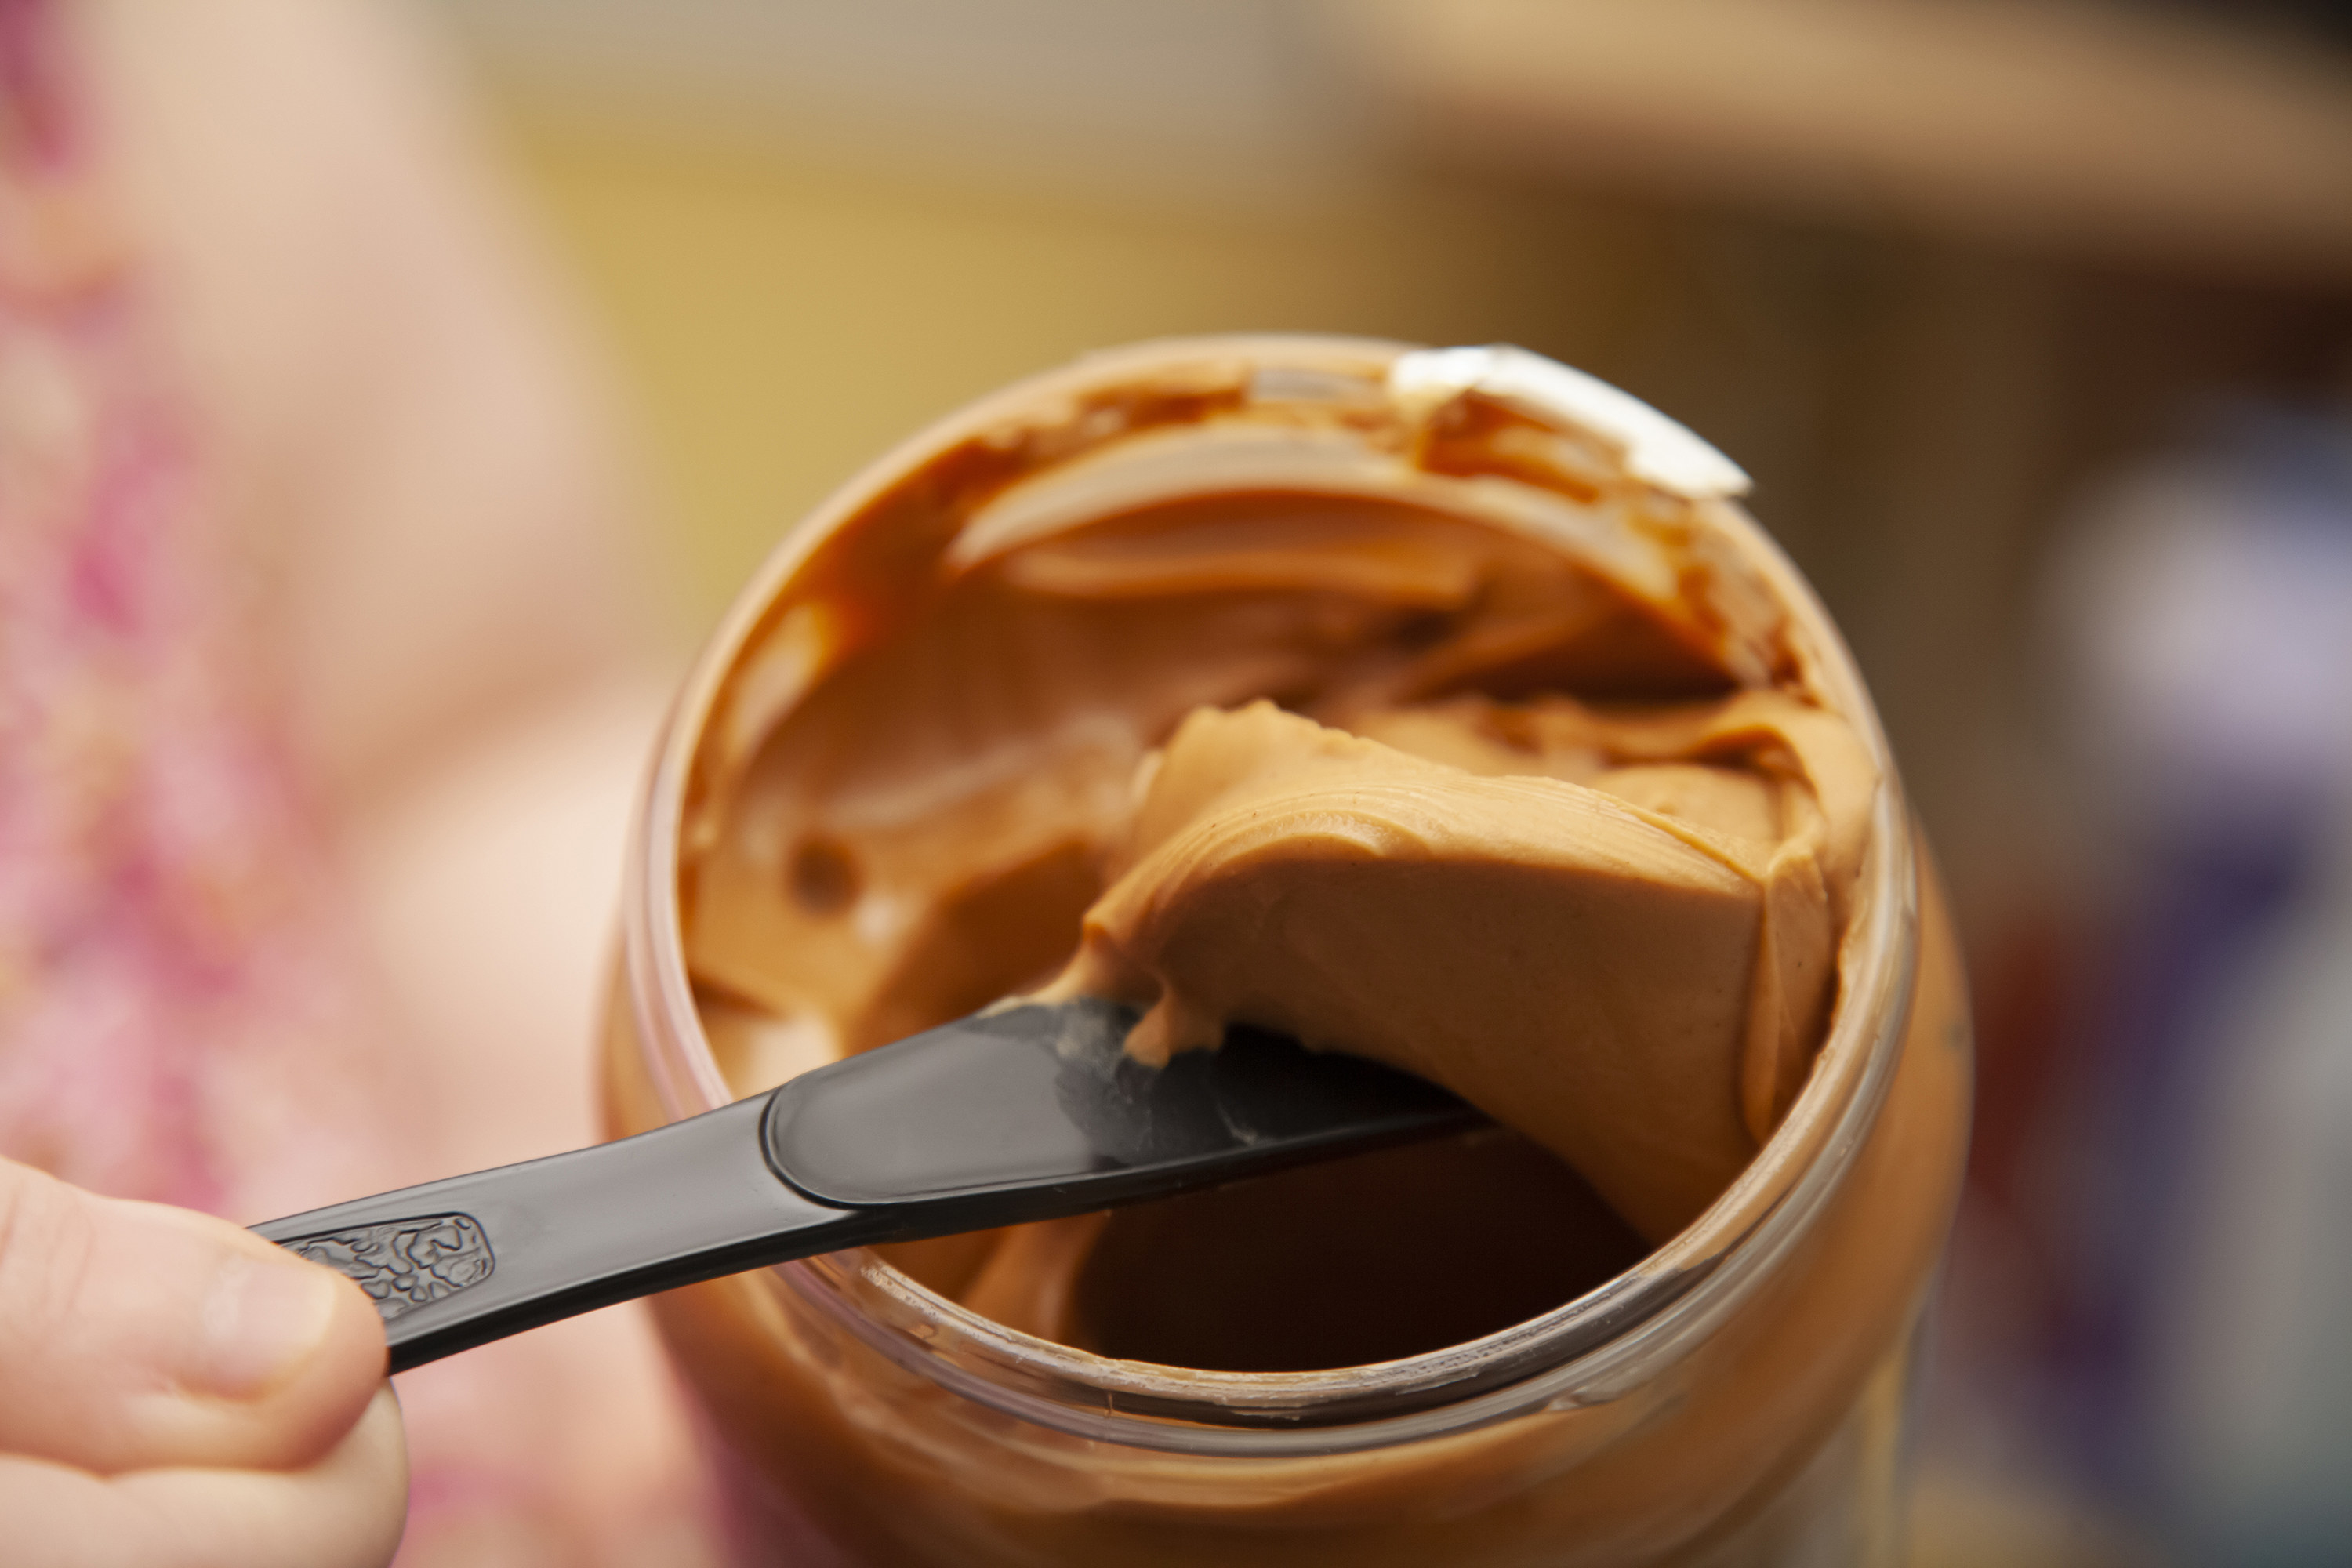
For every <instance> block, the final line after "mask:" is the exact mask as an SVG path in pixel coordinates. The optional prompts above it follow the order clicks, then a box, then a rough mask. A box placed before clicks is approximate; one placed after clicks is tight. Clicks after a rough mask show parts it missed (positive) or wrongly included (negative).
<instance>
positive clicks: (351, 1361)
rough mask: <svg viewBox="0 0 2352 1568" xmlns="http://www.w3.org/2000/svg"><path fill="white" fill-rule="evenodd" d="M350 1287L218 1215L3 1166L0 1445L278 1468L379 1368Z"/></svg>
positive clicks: (318, 1449)
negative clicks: (110, 1194) (109, 1194)
mask: <svg viewBox="0 0 2352 1568" xmlns="http://www.w3.org/2000/svg"><path fill="white" fill-rule="evenodd" d="M383 1367H384V1350H383V1325H382V1324H381V1322H380V1321H378V1319H377V1317H376V1314H375V1310H374V1309H373V1307H372V1306H370V1305H369V1303H368V1300H367V1297H366V1296H365V1295H364V1294H362V1292H361V1290H360V1289H359V1288H358V1287H357V1286H355V1285H353V1284H352V1283H351V1281H349V1280H347V1279H343V1278H342V1277H341V1275H338V1274H335V1273H333V1272H332V1271H331V1270H329V1269H326V1268H320V1267H319V1266H317V1265H316V1264H312V1263H308V1262H305V1261H303V1260H302V1259H300V1258H296V1257H294V1256H293V1255H292V1254H290V1253H288V1252H285V1251H283V1250H282V1249H280V1248H278V1247H273V1246H272V1245H270V1244H269V1243H268V1242H266V1241H264V1240H262V1239H261V1238H260V1237H257V1236H254V1235H252V1234H251V1233H249V1232H247V1231H245V1230H241V1229H239V1228H238V1227H237V1226H233V1225H230V1224H228V1223H227V1222H226V1221H224V1220H218V1219H214V1218H212V1217H210V1216H209V1215H200V1214H194V1213H192V1212H190V1211H188V1210H185V1209H175V1208H169V1207H166V1206H164V1205H161V1204H144V1203H131V1202H128V1201H124V1200H121V1199H112V1198H101V1197H98V1196H95V1195H94V1194H89V1193H85V1192H83V1191H81V1190H79V1188H76V1187H71V1186H68V1185H67V1184H65V1183H63V1182H59V1181H58V1180H56V1179H54V1178H52V1177H50V1176H47V1175H44V1174H43V1173H40V1172H38V1171H35V1170H32V1169H29V1168H28V1167H26V1166H23V1165H18V1164H15V1163H11V1162H7V1161H0V1452H7V1453H16V1454H26V1455H33V1456H37V1457H39V1458H47V1459H54V1460H57V1461H58V1462H60V1463H64V1464H68V1465H73V1466H77V1467H79V1468H83V1469H88V1470H94V1471H97V1472H99V1473H100V1474H114V1473H118V1472H121V1471H123V1470H129V1469H141V1468H152V1467H156V1466H165V1465H171V1466H205V1467H234V1468H266V1469H285V1468H291V1467H295V1466H299V1465H304V1464H308V1463H309V1462H310V1461H311V1460H313V1459H316V1458H319V1457H320V1455H322V1454H324V1453H326V1452H327V1451H328V1450H329V1449H330V1448H331V1447H333V1446H334V1445H335V1443H336V1442H337V1441H338V1440H339V1439H341V1436H343V1434H344V1433H345V1432H347V1431H349V1430H350V1429H351V1427H352V1424H353V1423H354V1422H356V1421H357V1420H358V1419H359V1417H360V1415H361V1414H362V1412H363V1411H364V1410H365V1409H366V1407H367V1403H368V1400H369V1398H370V1397H371V1396H372V1395H373V1393H374V1391H375V1388H376V1386H377V1384H380V1383H381V1382H382V1381H383Z"/></svg>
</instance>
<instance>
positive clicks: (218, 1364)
mask: <svg viewBox="0 0 2352 1568" xmlns="http://www.w3.org/2000/svg"><path fill="white" fill-rule="evenodd" d="M336 1289H337V1285H336V1281H335V1278H334V1276H333V1275H331V1274H329V1273H328V1272H327V1271H326V1270H325V1269H323V1268H313V1267H311V1266H310V1265H309V1264H307V1263H298V1262H296V1261H294V1260H293V1259H291V1258H289V1259H288V1260H287V1261H285V1262H283V1263H279V1262H276V1261H274V1260H266V1259H262V1258H246V1257H241V1256H232V1257H230V1258H226V1259H224V1260H223V1262H222V1264H221V1266H220V1268H219V1269H218V1270H217V1271H216V1272H215V1275H214V1277H213V1283H212V1288H211V1289H210V1290H209V1291H208V1292H207V1293H206V1294H205V1306H204V1337H203V1340H202V1342H201V1348H200V1349H199V1350H198V1352H197V1356H196V1364H195V1365H194V1366H192V1367H190V1368H188V1369H187V1371H186V1373H185V1374H184V1378H183V1381H184V1384H186V1385H187V1386H188V1387H190V1388H192V1389H194V1390H197V1391H199V1392H202V1393H205V1394H219V1395H221V1396H222V1397H224V1398H228V1399H253V1398H257V1397H258V1396H260V1395H261V1394H267V1393H268V1392H269V1391H270V1390H271V1389H272V1388H274V1387H276V1386H277V1385H278V1384H279V1383H280V1382H282V1381H284V1380H285V1379H286V1378H288V1377H289V1376H291V1375H292V1374H293V1373H294V1372H295V1371H296V1369H297V1368H299V1367H300V1366H301V1364H302V1363H304V1362H306V1361H308V1360H309V1359H310V1356H311V1354H312V1353H313V1352H316V1351H317V1350H318V1348H319V1345H320V1342H321V1341H323V1340H324V1339H325V1338H326V1336H327V1327H328V1325H329V1324H330V1323H331V1321H333V1320H334V1315H335V1292H336Z"/></svg>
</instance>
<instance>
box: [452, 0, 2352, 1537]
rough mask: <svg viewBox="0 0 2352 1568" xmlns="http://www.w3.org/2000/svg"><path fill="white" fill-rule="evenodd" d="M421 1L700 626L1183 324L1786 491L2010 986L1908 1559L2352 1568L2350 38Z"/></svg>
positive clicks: (1599, 12)
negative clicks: (1067, 376) (1519, 353)
mask: <svg viewBox="0 0 2352 1568" xmlns="http://www.w3.org/2000/svg"><path fill="white" fill-rule="evenodd" d="M431 10H432V11H433V13H434V15H435V17H436V20H437V21H438V22H440V23H442V24H444V25H445V26H446V37H448V38H449V40H451V45H452V47H453V50H454V53H455V56H456V58H457V59H458V61H459V62H460V64H461V66H462V68H463V70H464V72H465V73H466V75H467V77H468V78H469V79H470V80H471V82H472V84H473V89H474V90H475V92H476V93H477V94H478V103H479V105H480V106H481V108H482V110H484V111H485V112H486V113H487V115H488V119H489V121H490V122H491V124H492V126H493V127H494V131H495V134H496V136H497V138H498V141H499V144H500V145H501V147H502V149H503V153H504V155H505V157H506V159H507V160H508V162H509V166H510V169H511V170H512V172H513V174H515V175H516V176H517V177H518V179H519V182H520V185H521V187H522V189H523V190H524V192H525V193H526V195H527V197H528V200H529V202H530V205H531V206H532V208H533V209H534V211H535V213H536V215H537V218H538V220H539V222H540V224H541V227H542V229H543V232H544V236H545V237H546V239H547V241H548V242H549V244H550V245H551V247H552V249H553V250H554V252H555V253H556V254H557V256H558V257H559V258H560V259H561V263H562V268H563V270H564V272H565V273H566V274H567V275H568V276H569V278H570V279H572V286H573V287H574V288H575V289H577V292H578V301H579V303H580V304H581V305H582V307H583V310H584V311H585V313H586V315H587V316H588V317H589V318H590V319H591V320H592V321H593V324H594V327H595V329H596V330H597V331H598V332H599V334H600V335H601V337H602V339H603V341H604V345H605V346H606V347H607V348H608V350H609V352H610V353H611V355H612V359H613V363H614V364H615V365H616V367H617V370H618V375H619V384H620V386H621V387H622V388H623V392H624V395H625V399H626V401H627V403H628V405H630V408H631V411H632V414H633V426H634V428H635V430H636V431H637V432H639V433H640V434H641V435H642V437H643V440H644V443H645V454H646V458H648V459H649V465H650V472H651V474H652V476H653V481H654V489H655V493H656V497H657V499H658V505H659V513H660V517H661V519H662V521H663V525H664V526H663V528H662V531H661V534H660V538H661V545H660V555H661V557H662V560H663V563H664V564H665V565H666V566H667V569H668V571H669V572H670V573H671V574H672V580H673V582H674V584H675V603H676V604H677V606H678V615H679V621H680V624H681V626H686V627H689V628H692V627H699V626H703V625H706V624H708V623H709V620H710V619H711V617H712V616H714V615H715V613H716V612H717V610H718V609H719V606H720V605H722V604H723V602H724V601H725V600H726V598H727V597H728V596H729V595H730V593H731V591H732V590H733V589H734V587H735V586H736V585H737V584H739V583H740V581H741V580H742V579H743V578H744V576H745V575H746V574H747V573H748V572H749V571H750V570H751V566H752V564H753V563H754V562H755V561H756V560H757V559H758V557H759V556H760V555H761V552H764V551H765V550H766V549H767V548H768V546H769V545H770V544H771V543H772V542H773V541H774V540H775V538H776V537H777V535H778V533H779V531H781V530H782V529H784V528H785V527H787V526H789V524H790V523H791V521H793V518H795V517H796V516H797V515H799V514H800V513H801V512H802V511H803V510H804V509H806V508H807V507H808V506H809V505H810V504H811V503H812V502H814V500H817V499H818V497H820V496H821V495H822V494H823V493H824V491H825V490H826V489H829V488H830V487H831V486H833V485H834V484H835V483H836V482H838V481H839V480H840V479H842V478H844V477H845V475H847V474H848V473H850V472H851V471H853V470H854V469H855V468H856V467H857V466H858V465H860V464H861V463H863V462H865V461H866V460H867V459H868V458H871V457H873V456H874V455H876V454H877V452H879V451H880V450H881V449H883V448H884V447H886V446H887V444H889V443H890V442H892V441H893V440H895V439H897V438H898V437H900V436H902V435H904V434H906V433H907V432H908V431H910V430H912V429H913V428H915V427H916V426H919V425H920V424H921V423H922V422H924V421H926V420H928V419H929V418H931V417H933V416H937V415H939V414H940V413H942V412H944V411H946V410H947V409H949V408H950V407H952V406H954V405H957V404H958V403H960V402H961V401H962V400H964V399H966V398H968V397H971V396H972V395H977V394H979V393H981V392H983V391H985V390H987V389H989V388H991V387H992V386H994V385H997V384H1001V383H1003V382H1004V381H1007V380H1009V379H1011V378H1013V377H1015V376H1018V375H1021V374H1025V373H1027V372H1030V371H1033V370H1035V369H1038V368H1040V367H1042V366H1045V365H1049V364H1052V363H1055V362H1057V361H1060V360H1062V359H1065V358H1066V357H1068V356H1070V355H1072V354H1075V353H1079V352H1082V351H1084V350H1087V349H1089V348H1092V347H1096V346H1097V345H1102V344H1108V343H1114V342H1122V341H1126V340H1130V339H1136V338H1142V337H1149V336H1153V335H1157V334H1163V333H1179V332H1197V331H1230V330H1236V329H1290V330H1313V331H1339V332H1361V333H1370V334H1376V335H1381V336H1388V337H1397V338H1405V339H1412V340H1417V341H1422V342H1488V341H1496V340H1501V341H1508V342H1517V343H1521V344H1524V345H1526V346H1528V347H1529V348H1532V349H1536V350H1538V351H1540V352H1542V353H1548V354H1551V355H1554V356H1556V357H1558V358H1559V359H1562V360H1565V361H1567V362H1568V363H1572V364H1575V365H1579V366H1581V367H1583V368H1585V369H1587V370H1590V371H1591V372H1593V373H1595V374H1599V375H1601V376H1602V377H1604V378H1606V379H1608V380H1610V381H1612V382H1614V383H1616V384H1620V385H1622V386H1624V387H1626V388H1627V389H1629V390H1631V391H1632V392H1633V393H1635V394H1636V395H1640V396H1642V397H1643V398H1645V399H1647V400H1649V401H1650V402H1652V403H1654V404H1655V405H1658V406H1659V407H1661V408H1664V409H1665V410H1667V411H1669V412H1670V413H1672V414H1674V415H1675V416H1677V417H1678V418H1681V419H1682V420H1684V421H1685V422H1686V423H1688V424H1689V425H1691V426H1694V427H1695V428H1696V429H1697V430H1699V431H1700V432H1702V433H1703V434H1704V435H1706V437H1708V438H1709V439H1710V440H1712V441H1714V442H1715V443H1717V445H1719V446H1721V447H1723V448H1724V449H1725V450H1726V451H1727V452H1729V453H1730V454H1731V455H1732V456H1733V457H1734V458H1736V459H1737V460H1738V461H1739V462H1740V463H1742V464H1744V465H1746V466H1747V467H1748V469H1749V471H1750V472H1751V473H1753V474H1754V475H1755V477H1756V479H1757V489H1756V493H1755V496H1754V498H1753V505H1754V510H1756V512H1757V513H1758V514H1759V517H1760V518H1761V519H1762V520H1763V521H1764V522H1765V523H1766V525H1767V526H1768V527H1769V528H1770V529H1771V530H1772V531H1774V532H1775V533H1776V534H1777V535H1778V536H1779V537H1780V539H1781V540H1782V541H1783V542H1784V543H1785V544H1786V545H1787V547H1788V548H1789V549H1790V552H1792V553H1793V554H1794V555H1795V557H1796V558H1797V560H1798V562H1799V563H1801V565H1802V567H1803V568H1804V569H1805V571H1806V572H1807V573H1808V574H1810V575H1811V577H1812V579H1813V581H1814V582H1815V583H1816V584H1818V585H1819V586H1820V588H1821V590H1822V593H1823V595H1825V596H1826V597H1827V599H1828V601H1829V603H1830V606H1831V608H1832V611H1833V613H1834V614H1835V615H1836V616H1837V618H1838V620H1839V621H1840V623H1841V624H1842V625H1843V626H1844V627H1845V628H1846V631H1847V633H1848V635H1849V637H1851V639H1852V640H1853V645H1854V647H1855V648H1856V651H1857V652H1858V653H1859V655H1860V657H1861V659H1862V663H1863V665H1864V669H1865V670H1866V671H1867V672H1868V675H1869V677H1870V679H1871V680H1872V682H1873V684H1874V688H1875V689H1876V692H1877V695H1878V698H1879V700H1880V702H1881V704H1882V706H1883V708H1884V710H1885V715H1886V718H1887V721H1888V722H1889V724H1890V726H1891V727H1892V729H1893V731H1894V735H1895V743H1896V747H1897V751H1898V753H1899V755H1900V756H1901V757H1902V759H1903V763H1904V766H1905V770H1906V779H1907V783H1908V784H1909V787H1910V789H1911V791H1912V794H1913V796H1914V798H1915V801H1916V806H1917V809H1918V810H1919V812H1920V814H1921V815H1922V816H1924V817H1925V819H1926V821H1927V826H1928V829H1929V831H1930V834H1931V836H1932V837H1933V838H1934V840H1935V842H1936V844H1937V847H1938V849H1939V851H1940V853H1941V855H1942V857H1943V858H1944V861H1945V864H1946V867H1947V869H1948V874H1949V877H1950V879H1951V883H1952V886H1953V889H1954V892H1955V895H1956V897H1957V899H1958V906H1959V910H1960V912H1961V917H1962V921H1963V923H1964V926H1965V929H1966V932H1967V938H1968V944H1969V952H1970V957H1971V964H1972V969H1973V974H1974V984H1975V990H1976V1005H1977V1009H1978V1022H1979V1042H1980V1049H1981V1053H1982V1055H1981V1080H1980V1100H1979V1122H1978V1128H1977V1132H1976V1142H1975V1163H1974V1168H1973V1174H1972V1179H1971V1184H1970V1188H1969V1198H1968V1206H1967V1212H1966V1214H1965V1215H1963V1217H1962V1220H1961V1223H1960V1227H1959V1233H1958V1240H1957V1243H1956V1247H1955V1250H1954V1253H1953V1257H1952V1260H1951V1263H1950V1266H1949V1270H1948V1285H1947V1289H1946V1301H1945V1305H1944V1308H1943V1311H1942V1318H1941V1324H1940V1341H1939V1345H1938V1351H1937V1357H1938V1363H1937V1374H1936V1377H1935V1379H1934V1380H1933V1386H1932V1389H1931V1392H1930V1394H1929V1395H1928V1398H1927V1411H1926V1420H1925V1422H1924V1430H1923V1437H1922V1451H1921V1463H1922V1467H1923V1478H1924V1491H1923V1496H1922V1500H1921V1511H1920V1518H1919V1558H1920V1562H1921V1563H1923V1564H1925V1563H2043V1562H2047V1563H2137V1562H2151V1563H2153V1562H2181V1563H2202V1562H2211V1563H2269V1562H2276V1563H2326V1562H2352V1341H2347V1337H2346V1336H2345V1335H2344V1333H2343V1332H2342V1328H2343V1325H2345V1324H2347V1323H2352V1225H2347V1223H2346V1222H2345V1220H2344V1218H2343V1215H2345V1214H2346V1213H2347V1208H2346V1205H2347V1203H2352V787H2347V786H2352V7H2347V6H2346V5H2343V4H2342V3H2341V0H2300V3H2294V0H2276V3H2273V4H2264V5H2254V4H2211V5H2197V4H2189V3H2186V0H2180V3H2171V4H2159V3H2146V4H2126V3H2124V0H2110V3H2107V4H2098V3H2094V0H2081V3H2072V4H2069V3H2057V0H2042V3H2025V0H2005V3H1992V0H1774V3H1772V4H1759V3H1756V0H1643V3H1642V4H1638V5H1631V4H1617V5H1607V4H1598V3H1588V4H1571V3H1567V0H1360V3H1353V4H1349V3H1336V4H1328V5H1318V4H1312V3H1308V0H1128V3H1126V4H1122V5H1093V4H1087V3H1085V0H999V3H997V4H993V5H987V6H973V5H965V4H960V3H957V0H875V3H870V4H865V5H856V6H840V5H817V4H796V3H788V0H669V3H667V4H661V5H656V4H653V3H651V0H567V3H565V4H561V5H559V4H555V3H554V0H438V3H437V4H436V5H433V6H432V7H431Z"/></svg>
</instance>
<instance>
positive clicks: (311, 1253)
mask: <svg viewBox="0 0 2352 1568" xmlns="http://www.w3.org/2000/svg"><path fill="white" fill-rule="evenodd" d="M280 1245H281V1246H283V1247H287V1248H288V1249H289V1250H291V1251H294V1252H299V1253H300V1254H301V1255H302V1256H303V1257H305V1258H309V1259H310V1261H311V1262H313V1263H323V1264H325V1265H326V1266H327V1267H328V1268H332V1269H334V1270H335V1271H336V1272H337V1273H340V1274H344V1275H348V1276H349V1277H350V1278H352V1279H354V1280H356V1281H358V1283H359V1287H360V1289H362V1290H364V1291H366V1292H367V1293H368V1299H369V1300H372V1301H373V1302H374V1303H375V1310H376V1311H377V1313H378V1314H379V1315H380V1316H382V1317H383V1321H385V1322H387V1323H389V1322H392V1321H394V1320H395V1319H397V1318H399V1317H401V1316H402V1315H403V1314H404V1313H407V1312H412V1311H414V1310H416V1309H417V1308H419V1307H422V1306H425V1305H427V1304H429V1303H431V1302H434V1301H438V1300H442V1299H443V1298H444V1297H446V1296H454V1295H456V1294H457V1292H458V1291H460V1290H463V1289H466V1288H467V1286H469V1285H478V1284H480V1283H481V1282H482V1281H483V1280H485V1279H488V1278H489V1277H490V1275H491V1272H492V1271H493V1270H495V1269H496V1268H498V1259H497V1258H494V1257H492V1256H491V1254H490V1241H489V1237H486V1236H484V1235H483V1234H482V1227H481V1226H478V1225H477V1224H476V1223H475V1222H474V1216H473V1215H463V1214H439V1215H419V1216H418V1217H416V1218H415V1219H403V1220H393V1221H390V1222H388V1223H386V1224H383V1225H364V1226H353V1227H352V1228H351V1229H348V1230H335V1231H324V1232H321V1233H320V1234H319V1235H317V1236H302V1237H293V1238H292V1239H290V1240H288V1241H285V1242H282V1243H280Z"/></svg>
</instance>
